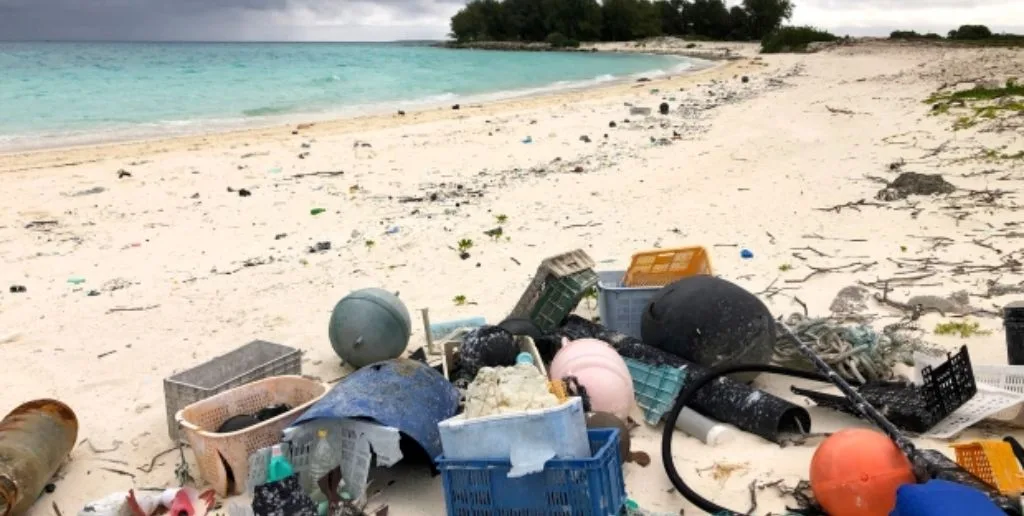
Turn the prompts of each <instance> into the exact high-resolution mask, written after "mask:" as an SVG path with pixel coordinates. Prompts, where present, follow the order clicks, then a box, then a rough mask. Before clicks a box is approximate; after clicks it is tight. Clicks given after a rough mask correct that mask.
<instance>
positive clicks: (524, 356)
mask: <svg viewBox="0 0 1024 516" xmlns="http://www.w3.org/2000/svg"><path fill="white" fill-rule="evenodd" d="M516 363H517V364H532V363H533V355H530V354H529V353H527V352H525V351H523V352H522V353H520V354H518V355H516Z"/></svg>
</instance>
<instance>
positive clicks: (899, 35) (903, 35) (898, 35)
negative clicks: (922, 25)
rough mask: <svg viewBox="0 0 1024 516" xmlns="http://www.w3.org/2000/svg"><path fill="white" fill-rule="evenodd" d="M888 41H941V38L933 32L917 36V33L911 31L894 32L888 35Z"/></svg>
mask: <svg viewBox="0 0 1024 516" xmlns="http://www.w3.org/2000/svg"><path fill="white" fill-rule="evenodd" d="M889 39H942V36H940V35H938V34H936V33H934V32H929V33H928V34H918V32H917V31H913V30H894V31H892V33H891V34H889Z"/></svg>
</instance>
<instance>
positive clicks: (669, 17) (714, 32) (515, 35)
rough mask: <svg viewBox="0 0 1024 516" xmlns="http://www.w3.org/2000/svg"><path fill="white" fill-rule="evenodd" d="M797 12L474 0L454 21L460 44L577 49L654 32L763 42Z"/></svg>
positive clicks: (711, 1) (776, 7) (694, 1)
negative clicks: (590, 43) (500, 43)
mask: <svg viewBox="0 0 1024 516" xmlns="http://www.w3.org/2000/svg"><path fill="white" fill-rule="evenodd" d="M792 15H793V4H792V3H791V2H790V0H743V3H742V5H737V6H733V7H732V8H728V7H726V5H725V2H724V1H723V0H655V1H650V0H603V2H600V3H599V2H598V1H597V0H470V2H469V3H468V4H466V7H464V8H463V9H462V10H460V11H459V12H458V13H456V14H455V16H453V17H452V20H451V35H450V36H451V38H452V39H453V40H455V42H457V43H472V42H478V41H505V42H521V43H531V42H537V43H547V44H549V45H550V46H551V47H553V48H574V47H578V46H579V42H580V41H631V40H637V39H644V38H649V37H655V36H681V37H686V38H689V39H700V40H732V41H760V40H763V39H765V38H766V37H768V36H769V35H771V34H772V33H773V32H775V31H777V30H778V29H779V28H780V27H782V24H783V22H784V21H786V20H788V19H789V18H790V17H791V16H792Z"/></svg>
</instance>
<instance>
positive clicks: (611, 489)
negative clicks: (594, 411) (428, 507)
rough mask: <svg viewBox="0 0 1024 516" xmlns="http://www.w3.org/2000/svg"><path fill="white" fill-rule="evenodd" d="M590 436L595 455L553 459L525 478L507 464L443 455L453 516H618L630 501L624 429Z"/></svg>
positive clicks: (447, 501) (441, 464)
mask: <svg viewBox="0 0 1024 516" xmlns="http://www.w3.org/2000/svg"><path fill="white" fill-rule="evenodd" d="M587 434H588V437H589V439H590V449H591V451H592V452H593V454H594V455H593V457H591V458H589V459H553V460H550V461H548V462H547V464H545V466H544V471H542V472H540V473H534V474H532V475H526V476H524V477H520V478H508V472H509V469H511V465H510V464H509V462H508V461H506V460H449V459H445V458H444V457H438V459H437V468H438V470H440V472H441V480H442V482H443V484H444V497H445V505H446V506H447V507H448V516H617V515H618V514H619V513H620V511H621V510H622V507H623V505H624V504H625V503H626V485H625V483H624V481H623V479H622V462H621V461H620V459H619V431H618V429H615V428H601V429H592V430H589V431H588V432H587Z"/></svg>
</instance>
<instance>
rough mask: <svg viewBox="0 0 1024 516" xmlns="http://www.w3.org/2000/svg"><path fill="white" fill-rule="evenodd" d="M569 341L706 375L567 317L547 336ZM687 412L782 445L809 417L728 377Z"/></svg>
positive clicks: (807, 424)
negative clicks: (588, 341)
mask: <svg viewBox="0 0 1024 516" xmlns="http://www.w3.org/2000/svg"><path fill="white" fill-rule="evenodd" d="M563 336H564V337H567V338H569V339H570V340H575V339H582V338H592V339H598V340H603V341H605V342H607V343H609V344H611V345H612V347H614V348H615V350H616V351H618V353H619V354H620V355H622V356H623V357H626V358H632V359H635V360H640V361H642V362H645V363H648V364H651V365H668V366H672V367H677V368H680V369H685V371H686V373H687V374H686V375H685V379H684V384H683V389H686V382H689V381H691V380H692V379H694V378H696V377H698V376H700V375H703V374H705V373H707V371H708V369H707V368H705V367H702V366H700V365H698V364H694V363H691V362H688V361H686V360H683V359H682V358H680V357H677V356H675V355H673V354H671V353H667V352H665V351H661V350H659V349H656V348H653V347H651V346H648V345H646V344H644V343H643V342H641V341H640V340H639V339H636V338H633V337H630V336H628V335H624V334H622V333H619V332H615V331H610V330H608V329H607V328H605V327H604V326H601V325H600V324H597V323H594V322H591V321H588V320H586V319H584V318H582V317H579V316H576V315H570V316H569V317H568V318H567V319H566V321H565V324H564V325H563V326H562V327H561V328H559V329H557V330H555V333H554V335H552V337H554V338H556V339H557V340H559V341H560V340H561V337H563ZM691 408H693V409H694V410H696V411H698V412H700V413H702V414H704V415H705V416H708V417H710V418H713V419H717V420H719V421H722V422H724V423H729V424H731V425H733V426H735V427H737V428H739V429H740V430H743V431H745V432H750V433H752V434H755V435H758V436H760V437H763V438H765V439H767V440H769V441H773V442H776V443H777V442H781V440H782V437H783V436H784V434H792V433H806V432H810V431H811V416H810V414H808V413H807V410H805V409H804V408H802V407H799V406H797V405H794V404H792V403H790V402H788V401H786V400H784V399H782V398H779V397H778V396H775V395H772V394H770V393H767V392H764V391H762V390H760V389H756V388H754V387H751V386H749V385H746V384H744V383H740V382H737V381H735V380H731V379H729V378H725V377H722V378H718V379H717V380H714V381H713V382H711V383H710V384H708V385H707V386H705V387H703V388H702V389H701V390H699V391H697V394H696V396H695V397H694V401H693V404H692V405H691Z"/></svg>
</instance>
